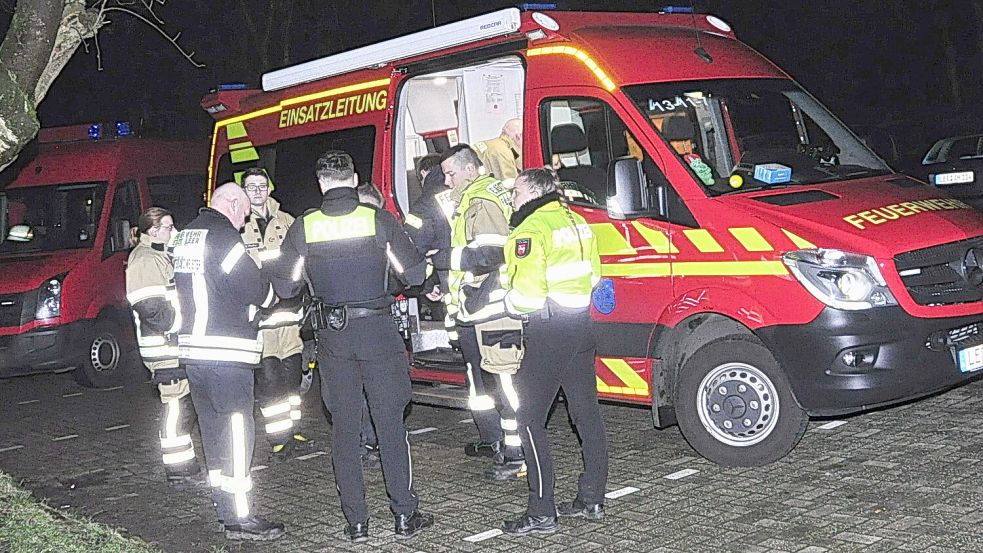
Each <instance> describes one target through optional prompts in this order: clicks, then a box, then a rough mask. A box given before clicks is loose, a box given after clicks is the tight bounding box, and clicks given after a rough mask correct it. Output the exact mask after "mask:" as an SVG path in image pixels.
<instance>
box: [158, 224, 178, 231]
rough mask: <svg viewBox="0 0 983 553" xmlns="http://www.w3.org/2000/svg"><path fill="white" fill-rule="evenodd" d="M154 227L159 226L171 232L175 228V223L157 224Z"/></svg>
mask: <svg viewBox="0 0 983 553" xmlns="http://www.w3.org/2000/svg"><path fill="white" fill-rule="evenodd" d="M154 228H158V229H161V230H166V231H168V232H170V231H172V230H174V225H157V226H155V227H154Z"/></svg>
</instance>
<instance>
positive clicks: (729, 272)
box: [601, 261, 788, 277]
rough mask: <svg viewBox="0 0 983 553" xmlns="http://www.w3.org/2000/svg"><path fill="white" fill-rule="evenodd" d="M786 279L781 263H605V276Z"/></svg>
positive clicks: (603, 272) (785, 270) (785, 271)
mask: <svg viewBox="0 0 983 553" xmlns="http://www.w3.org/2000/svg"><path fill="white" fill-rule="evenodd" d="M670 274H672V275H675V276H783V275H787V274H788V269H786V268H785V265H784V264H783V263H782V262H781V261H676V262H674V263H603V264H601V276H607V277H667V276H669V275H670Z"/></svg>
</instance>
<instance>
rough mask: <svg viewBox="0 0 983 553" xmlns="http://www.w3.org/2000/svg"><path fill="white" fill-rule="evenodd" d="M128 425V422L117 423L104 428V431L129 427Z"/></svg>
mask: <svg viewBox="0 0 983 553" xmlns="http://www.w3.org/2000/svg"><path fill="white" fill-rule="evenodd" d="M129 427H130V425H128V424H120V425H117V426H110V427H109V428H107V429H106V432H112V431H113V430H122V429H124V428H129Z"/></svg>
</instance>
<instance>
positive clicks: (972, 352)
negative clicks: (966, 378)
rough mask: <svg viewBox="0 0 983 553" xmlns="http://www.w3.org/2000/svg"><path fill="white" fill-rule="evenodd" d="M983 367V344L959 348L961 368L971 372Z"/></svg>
mask: <svg viewBox="0 0 983 553" xmlns="http://www.w3.org/2000/svg"><path fill="white" fill-rule="evenodd" d="M980 369H983V344H980V345H978V346H973V347H971V348H966V349H961V350H959V370H960V371H962V372H964V373H971V372H973V371H978V370H980Z"/></svg>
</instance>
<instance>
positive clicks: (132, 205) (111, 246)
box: [102, 180, 140, 258]
mask: <svg viewBox="0 0 983 553" xmlns="http://www.w3.org/2000/svg"><path fill="white" fill-rule="evenodd" d="M139 218H140V195H139V193H138V192H137V183H136V181H132V180H131V181H126V182H124V183H123V184H120V185H119V186H118V187H117V188H116V193H115V194H114V195H113V207H112V210H111V211H110V212H109V226H108V228H107V229H106V231H107V239H106V242H105V246H103V252H102V255H103V258H106V257H109V256H110V255H111V254H112V253H113V252H114V251H120V250H127V249H130V247H131V245H130V243H129V236H128V234H129V233H128V232H124V230H125V227H124V226H123V221H126V225H127V226H128V228H130V229H134V228H136V226H137V220H138V219H139Z"/></svg>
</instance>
